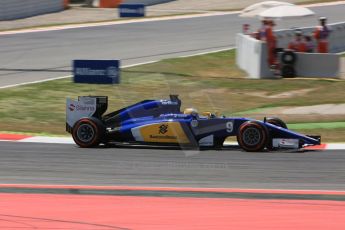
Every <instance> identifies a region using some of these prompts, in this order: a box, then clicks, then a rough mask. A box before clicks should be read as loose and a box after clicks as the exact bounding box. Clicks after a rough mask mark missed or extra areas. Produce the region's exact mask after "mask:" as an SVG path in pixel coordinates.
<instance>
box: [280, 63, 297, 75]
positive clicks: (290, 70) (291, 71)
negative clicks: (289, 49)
mask: <svg viewBox="0 0 345 230" xmlns="http://www.w3.org/2000/svg"><path fill="white" fill-rule="evenodd" d="M281 75H282V76H283V77H284V78H294V77H296V71H295V68H294V67H293V66H292V65H283V67H282V69H281Z"/></svg>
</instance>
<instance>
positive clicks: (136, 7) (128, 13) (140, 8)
mask: <svg viewBox="0 0 345 230" xmlns="http://www.w3.org/2000/svg"><path fill="white" fill-rule="evenodd" d="M118 9H119V15H120V17H121V18H124V17H125V18H128V17H131V18H132V17H145V5H144V4H120V5H119V7H118Z"/></svg>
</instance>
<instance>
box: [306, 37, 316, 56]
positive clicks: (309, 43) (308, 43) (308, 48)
mask: <svg viewBox="0 0 345 230" xmlns="http://www.w3.org/2000/svg"><path fill="white" fill-rule="evenodd" d="M304 40H305V44H306V52H307V53H314V48H315V45H314V41H313V39H312V36H310V35H306V36H304Z"/></svg>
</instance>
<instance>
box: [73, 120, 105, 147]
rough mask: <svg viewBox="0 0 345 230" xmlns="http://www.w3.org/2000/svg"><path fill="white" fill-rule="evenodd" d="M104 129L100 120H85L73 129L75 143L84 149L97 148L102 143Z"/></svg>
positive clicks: (80, 121)
mask: <svg viewBox="0 0 345 230" xmlns="http://www.w3.org/2000/svg"><path fill="white" fill-rule="evenodd" d="M103 135H104V128H103V126H102V124H101V122H100V121H99V120H96V119H90V118H83V119H80V120H79V121H78V122H77V123H76V124H75V125H74V127H73V132H72V137H73V140H74V142H75V143H76V144H77V145H79V146H80V147H82V148H91V147H96V146H98V145H99V144H100V142H101V141H102V137H103Z"/></svg>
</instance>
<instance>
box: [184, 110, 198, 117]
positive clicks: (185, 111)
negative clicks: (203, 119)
mask: <svg viewBox="0 0 345 230" xmlns="http://www.w3.org/2000/svg"><path fill="white" fill-rule="evenodd" d="M183 113H184V114H188V115H193V116H197V115H198V110H196V109H194V108H186V109H185V110H184V111H183Z"/></svg>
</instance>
